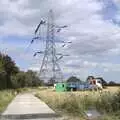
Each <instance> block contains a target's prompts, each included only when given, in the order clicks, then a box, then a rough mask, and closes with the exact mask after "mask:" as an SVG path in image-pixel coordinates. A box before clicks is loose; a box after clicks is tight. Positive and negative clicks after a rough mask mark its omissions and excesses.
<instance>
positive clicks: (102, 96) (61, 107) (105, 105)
mask: <svg viewBox="0 0 120 120" xmlns="http://www.w3.org/2000/svg"><path fill="white" fill-rule="evenodd" d="M118 90H119V87H108V88H107V89H105V90H103V91H102V92H95V91H94V92H91V91H78V92H55V91H53V89H47V90H43V91H39V92H38V93H37V94H36V96H37V97H38V98H40V99H42V100H43V101H45V102H46V103H47V104H48V105H49V106H50V107H51V108H52V109H54V110H55V111H57V112H58V111H61V112H62V114H63V113H65V114H69V115H72V116H75V115H76V116H78V117H79V118H83V119H84V115H85V114H84V111H85V110H87V109H89V108H93V107H94V108H96V109H98V110H100V111H101V112H103V113H104V114H105V116H104V117H103V118H102V119H101V120H108V119H109V120H111V118H112V119H113V118H114V119H116V120H119V119H118V117H120V116H119V115H117V116H116V115H114V113H113V112H114V110H116V111H115V112H116V113H118V109H119V108H118V107H119V106H118V104H119V105H120V103H119V99H120V97H119V94H116V92H117V91H118ZM116 95H118V97H116ZM114 102H116V104H115V107H114V106H113V105H112V104H114ZM111 113H113V114H111ZM109 114H111V115H112V116H110V115H109Z"/></svg>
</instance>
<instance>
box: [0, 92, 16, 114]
mask: <svg viewBox="0 0 120 120" xmlns="http://www.w3.org/2000/svg"><path fill="white" fill-rule="evenodd" d="M14 96H15V92H14V91H13V90H6V91H0V113H1V112H3V111H4V109H5V108H6V107H7V105H8V104H9V103H10V102H11V100H12V99H13V98H14Z"/></svg>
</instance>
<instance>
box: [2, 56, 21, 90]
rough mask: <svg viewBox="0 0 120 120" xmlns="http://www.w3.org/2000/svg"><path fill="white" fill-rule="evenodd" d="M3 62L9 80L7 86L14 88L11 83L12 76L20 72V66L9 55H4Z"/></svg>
mask: <svg viewBox="0 0 120 120" xmlns="http://www.w3.org/2000/svg"><path fill="white" fill-rule="evenodd" d="M2 62H3V68H4V70H5V72H6V78H7V79H6V80H7V81H6V82H7V88H12V83H11V79H10V78H11V76H12V75H15V74H17V73H18V72H19V68H18V67H17V66H16V65H15V63H14V61H12V59H11V57H9V56H8V55H3V56H2Z"/></svg>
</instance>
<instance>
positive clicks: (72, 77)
mask: <svg viewBox="0 0 120 120" xmlns="http://www.w3.org/2000/svg"><path fill="white" fill-rule="evenodd" d="M67 82H81V80H80V79H78V78H77V77H75V76H71V77H70V78H69V79H68V80H67Z"/></svg>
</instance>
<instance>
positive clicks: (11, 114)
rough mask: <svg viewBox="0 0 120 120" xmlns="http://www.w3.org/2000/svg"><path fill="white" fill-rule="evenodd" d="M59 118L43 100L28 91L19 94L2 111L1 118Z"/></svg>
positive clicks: (52, 119) (9, 119)
mask: <svg viewBox="0 0 120 120" xmlns="http://www.w3.org/2000/svg"><path fill="white" fill-rule="evenodd" d="M4 119H5V120H17V119H19V120H26V119H28V120H61V118H60V117H59V116H58V115H57V114H56V113H55V112H54V111H53V110H52V109H51V108H49V107H48V106H47V105H46V104H45V103H44V102H43V101H41V100H39V99H38V98H37V97H35V96H34V95H32V94H30V93H25V94H19V95H17V96H16V97H15V99H14V100H13V101H12V102H11V103H10V104H9V105H8V107H7V109H6V110H5V111H4V112H3V113H2V120H4Z"/></svg>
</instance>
